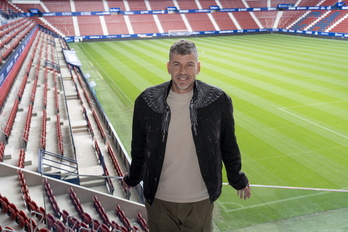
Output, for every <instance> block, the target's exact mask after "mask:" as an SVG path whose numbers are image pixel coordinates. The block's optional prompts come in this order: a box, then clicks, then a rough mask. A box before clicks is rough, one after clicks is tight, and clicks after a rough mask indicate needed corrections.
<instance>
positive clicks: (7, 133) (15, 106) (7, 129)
mask: <svg viewBox="0 0 348 232" xmlns="http://www.w3.org/2000/svg"><path fill="white" fill-rule="evenodd" d="M18 106H19V99H16V100H15V101H14V103H13V106H12V109H11V113H10V116H9V118H8V120H7V123H6V125H5V129H4V134H5V138H6V142H7V141H8V138H9V137H10V135H11V131H12V127H13V123H14V120H15V118H16V115H17V111H18Z"/></svg>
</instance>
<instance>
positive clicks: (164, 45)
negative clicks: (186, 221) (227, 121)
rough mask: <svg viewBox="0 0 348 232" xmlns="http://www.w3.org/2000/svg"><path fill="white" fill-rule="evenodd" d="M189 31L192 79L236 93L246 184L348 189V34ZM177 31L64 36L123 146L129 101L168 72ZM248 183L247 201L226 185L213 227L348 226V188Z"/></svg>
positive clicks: (282, 228)
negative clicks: (195, 70) (87, 38)
mask: <svg viewBox="0 0 348 232" xmlns="http://www.w3.org/2000/svg"><path fill="white" fill-rule="evenodd" d="M188 39H191V40H193V41H194V42H195V43H196V45H197V48H198V51H199V60H200V62H201V73H200V74H199V75H198V77H197V78H198V79H201V80H203V81H206V82H208V83H210V84H213V85H216V86H218V87H220V88H222V89H223V90H225V91H226V92H227V93H228V94H229V95H230V96H231V97H232V99H233V104H234V109H235V112H234V116H235V120H236V134H237V139H238V142H239V145H240V148H241V152H242V158H243V171H245V172H246V173H247V175H248V177H249V179H250V182H251V184H254V185H271V186H292V187H303V188H322V189H343V190H348V181H347V180H348V172H347V170H348V41H342V40H327V39H320V38H313V37H300V36H293V35H284V34H259V35H242V36H219V37H204V38H203V37H196V38H188ZM176 40H177V39H172V38H170V39H153V40H133V41H110V42H89V43H72V44H69V46H70V47H71V48H74V49H75V50H76V51H77V54H78V56H79V58H80V60H81V62H82V64H83V67H82V69H83V71H84V73H85V74H86V73H89V74H90V75H91V78H90V80H89V81H92V80H93V81H95V82H96V83H97V86H96V88H95V92H96V94H97V96H98V99H99V101H100V102H101V104H102V106H103V108H104V110H105V112H106V113H107V115H108V117H109V120H110V122H111V123H112V124H113V126H114V128H115V130H116V131H117V133H118V135H119V136H120V138H121V139H122V142H123V144H124V146H125V147H126V149H127V150H128V152H129V150H130V136H131V134H130V132H131V118H132V110H133V102H134V100H135V98H136V97H137V96H138V94H139V93H140V92H142V91H143V90H144V89H145V88H147V87H149V86H152V85H155V84H159V83H162V82H164V81H167V80H169V79H170V76H169V74H168V73H167V70H166V62H167V61H168V50H169V47H170V46H171V44H172V43H173V42H174V41H176ZM225 181H226V180H225ZM252 192H253V193H252V194H253V195H252V198H251V199H249V200H247V201H244V200H240V199H239V198H237V196H236V192H235V190H233V189H232V188H231V187H230V186H224V187H223V194H222V196H221V197H220V199H219V200H218V201H217V202H216V204H215V211H214V213H215V215H214V223H215V224H216V226H215V230H214V231H232V230H233V231H326V230H325V228H326V227H329V228H331V229H333V230H330V231H341V230H340V229H342V228H343V229H347V230H348V226H346V225H345V224H346V223H344V222H343V220H340V219H341V217H342V215H345V216H344V217H345V218H346V219H345V221H346V220H347V218H348V215H347V211H348V200H347V199H348V193H344V192H328V191H312V190H299V189H279V188H265V187H257V186H256V187H253V188H252ZM339 210H343V211H342V213H339ZM335 213H336V214H335ZM337 215H339V216H341V217H339V216H337ZM296 226H297V227H296ZM298 227H300V228H298ZM243 228H244V229H243ZM296 228H297V229H296ZM292 229H294V230H292ZM335 229H337V230H335ZM342 231H343V230H342Z"/></svg>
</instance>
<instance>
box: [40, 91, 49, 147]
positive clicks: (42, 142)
mask: <svg viewBox="0 0 348 232" xmlns="http://www.w3.org/2000/svg"><path fill="white" fill-rule="evenodd" d="M46 86H47V85H46ZM46 125H47V112H46V109H43V110H42V124H41V140H40V148H41V149H43V150H46Z"/></svg>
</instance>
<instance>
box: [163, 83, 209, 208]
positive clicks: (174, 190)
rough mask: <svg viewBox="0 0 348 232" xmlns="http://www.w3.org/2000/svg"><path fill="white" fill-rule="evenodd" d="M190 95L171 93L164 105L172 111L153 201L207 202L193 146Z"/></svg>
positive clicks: (205, 189)
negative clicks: (156, 199)
mask: <svg viewBox="0 0 348 232" xmlns="http://www.w3.org/2000/svg"><path fill="white" fill-rule="evenodd" d="M192 95H193V91H191V92H189V93H186V94H178V93H175V92H173V91H172V90H170V93H169V95H168V98H167V103H168V105H169V107H170V110H171V118H170V123H169V129H168V138H167V144H166V151H165V156H164V163H163V169H162V173H161V176H160V181H159V186H158V190H157V193H156V198H158V199H161V200H164V201H170V202H176V203H190V202H198V201H202V200H205V199H208V198H209V194H208V191H207V188H206V186H205V183H204V181H203V178H202V174H201V171H200V168H199V164H198V158H197V154H196V148H195V145H194V142H193V137H192V130H191V120H190V101H191V99H192Z"/></svg>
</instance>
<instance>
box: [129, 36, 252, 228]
mask: <svg viewBox="0 0 348 232" xmlns="http://www.w3.org/2000/svg"><path fill="white" fill-rule="evenodd" d="M167 69H168V73H169V74H170V75H171V81H168V82H165V83H163V84H160V85H157V86H153V87H150V88H148V89H146V90H145V91H144V92H143V93H141V94H140V95H139V97H138V98H137V99H136V101H135V105H134V116H133V129H132V133H133V135H132V146H131V149H132V151H131V155H132V164H131V167H130V171H129V173H128V174H126V175H125V177H124V179H123V180H124V186H125V187H126V188H130V187H132V186H135V185H137V184H138V183H139V182H141V181H143V184H144V197H145V199H146V204H145V206H146V209H147V213H148V225H149V228H150V231H151V232H159V231H160V232H172V231H173V232H177V231H185V232H186V231H188V232H196V231H197V232H198V231H200V232H205V231H212V213H213V202H214V201H215V200H217V199H218V197H219V196H220V194H221V189H222V173H221V169H222V162H223V163H224V165H225V169H226V172H227V178H228V181H229V184H230V185H232V186H233V187H234V188H235V189H237V190H238V191H237V194H239V196H240V198H243V199H247V198H249V197H250V188H249V182H248V179H247V177H246V175H245V174H244V173H243V172H241V157H240V152H239V147H238V144H237V141H236V138H235V132H234V119H233V115H232V113H233V108H232V101H231V98H230V97H229V96H228V95H227V94H226V93H224V92H223V91H222V90H221V89H219V88H216V87H214V86H211V85H208V84H206V83H204V82H202V81H199V80H196V75H198V74H199V72H200V62H199V61H198V53H197V50H196V46H195V44H194V43H193V42H191V41H188V40H179V41H177V42H176V43H174V44H173V45H172V47H171V48H170V52H169V62H168V63H167Z"/></svg>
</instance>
